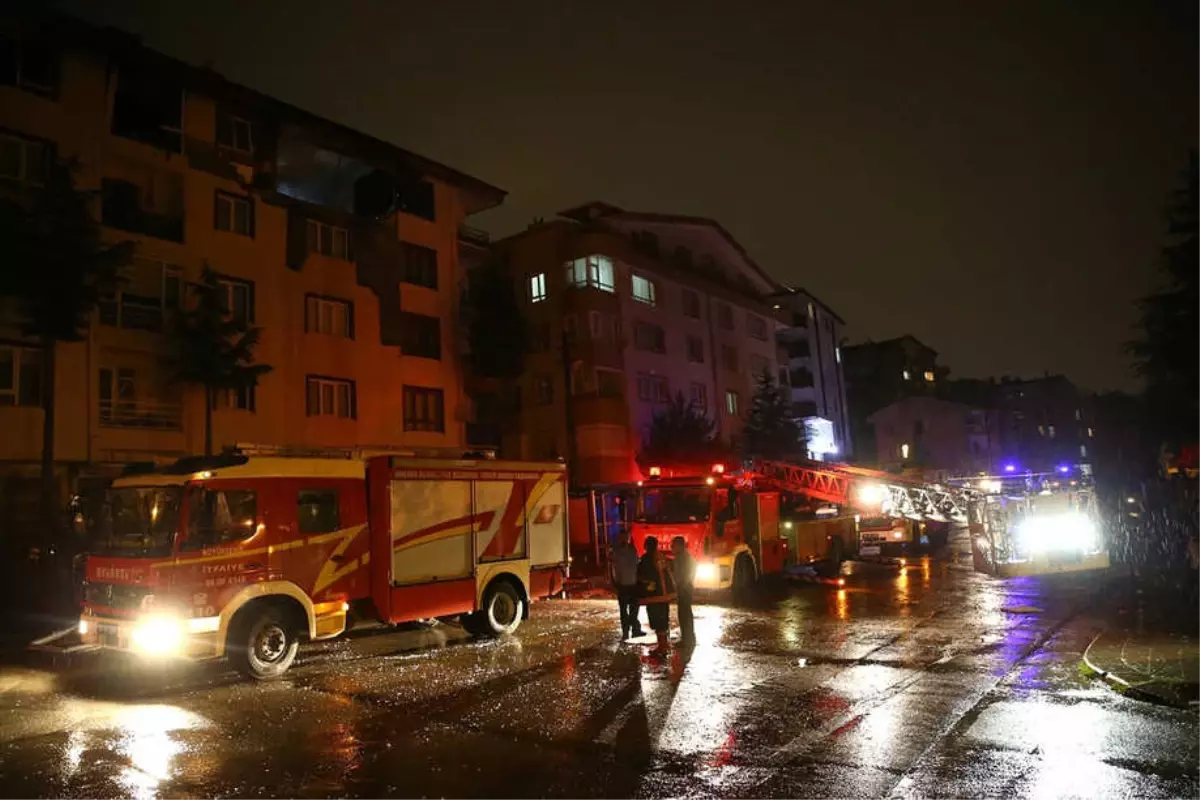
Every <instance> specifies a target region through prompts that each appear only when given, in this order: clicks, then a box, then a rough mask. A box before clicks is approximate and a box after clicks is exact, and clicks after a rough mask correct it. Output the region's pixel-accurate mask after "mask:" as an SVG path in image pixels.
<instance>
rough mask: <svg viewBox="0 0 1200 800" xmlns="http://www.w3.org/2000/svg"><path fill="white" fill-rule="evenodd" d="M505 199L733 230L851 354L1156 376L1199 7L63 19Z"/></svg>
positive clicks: (352, 10)
mask: <svg viewBox="0 0 1200 800" xmlns="http://www.w3.org/2000/svg"><path fill="white" fill-rule="evenodd" d="M63 5H64V6H65V7H66V8H68V9H70V10H73V11H75V12H76V13H79V14H80V15H81V16H84V17H85V18H88V19H91V20H93V21H97V22H102V23H106V24H112V25H115V26H117V27H121V28H124V29H126V30H129V31H132V32H134V33H137V34H140V35H142V36H143V38H144V40H145V42H146V43H147V44H148V45H150V46H151V47H154V48H156V49H159V50H162V51H165V52H167V53H170V54H172V55H175V56H177V57H180V58H182V59H184V60H186V61H190V62H193V63H197V64H200V63H205V62H209V63H210V64H211V66H212V67H213V68H215V69H216V70H218V71H220V72H222V73H224V74H225V75H227V76H228V77H230V78H231V79H232V80H235V81H237V82H240V83H244V84H247V85H249V86H251V87H253V88H255V89H258V90H260V91H262V92H265V93H268V94H272V95H276V96H278V97H280V98H282V99H284V100H286V101H289V102H291V103H294V104H297V105H300V106H303V107H305V108H308V109H310V110H312V111H314V112H316V113H318V114H321V115H324V116H327V117H331V118H333V119H335V120H338V121H339V122H343V123H345V124H347V125H350V126H352V127H354V128H358V129H361V130H363V131H366V132H369V133H371V134H374V135H375V136H378V137H380V138H383V139H387V140H390V141H393V142H395V143H397V144H399V145H401V146H403V147H406V148H408V149H411V150H414V151H416V152H418V153H421V154H422V155H426V156H429V157H431V158H434V159H437V160H439V161H443V162H445V163H447V164H449V165H451V166H454V167H457V168H459V169H462V170H464V171H466V172H469V173H472V174H474V175H477V176H479V177H480V178H482V179H484V180H487V181H489V182H491V183H494V184H496V185H498V186H501V187H503V188H505V189H507V190H508V191H509V199H508V201H507V203H506V204H505V205H504V206H503V207H501V208H500V209H498V210H495V211H493V212H489V213H488V214H486V215H481V216H480V217H477V218H475V219H474V220H473V224H477V225H478V226H479V227H483V228H487V229H488V230H490V231H491V232H492V233H493V235H495V234H505V233H510V232H512V231H514V230H517V229H519V228H522V227H524V225H525V224H526V223H528V222H529V221H530V220H531V219H532V218H533V217H535V216H545V217H550V216H552V215H553V214H554V212H556V211H558V210H560V209H563V208H566V207H569V206H572V205H576V204H578V203H581V202H583V201H586V200H592V199H598V200H604V201H607V202H610V203H614V204H616V205H619V206H621V207H624V208H627V209H631V210H639V211H656V212H666V213H681V214H694V215H700V216H706V217H712V218H715V219H717V220H720V222H721V223H722V224H723V225H724V226H725V227H726V228H727V229H728V230H730V231H731V232H732V233H733V235H734V236H735V237H737V238H738V239H739V240H740V241H741V242H742V244H743V245H744V246H745V247H746V248H747V249H748V250H749V252H750V253H751V255H752V256H753V257H754V258H755V259H756V260H757V261H758V263H759V264H760V265H762V266H763V267H764V268H766V269H767V270H768V271H770V272H771V273H773V274H774V275H775V276H777V277H778V278H779V279H780V280H782V281H784V282H786V283H794V284H799V285H802V286H805V287H807V288H808V289H810V290H811V291H813V292H814V293H815V294H816V295H817V296H818V297H820V298H822V299H823V300H824V301H825V302H826V303H828V304H829V305H830V306H832V307H833V308H834V309H835V310H836V311H838V313H840V314H841V315H842V316H843V317H844V318H845V319H846V320H847V322H848V323H849V327H848V330H847V334H848V336H849V338H850V339H851V340H852V341H861V340H863V339H866V338H874V339H882V338H889V337H892V336H897V335H900V334H903V333H912V334H914V335H916V336H917V337H918V338H919V339H921V340H923V341H924V342H926V343H927V344H928V345H930V346H931V347H933V348H935V349H936V350H938V351H939V353H940V354H941V360H942V363H943V364H945V365H947V366H949V367H950V368H951V370H952V372H953V374H955V375H966V376H984V375H989V374H996V375H1000V374H1006V373H1007V374H1017V375H1023V376H1027V377H1035V376H1039V375H1041V374H1042V373H1043V372H1047V371H1049V372H1063V373H1066V374H1067V375H1068V376H1069V377H1071V378H1072V379H1074V380H1076V381H1077V382H1078V383H1079V384H1081V385H1083V386H1085V387H1088V388H1092V389H1103V388H1125V389H1132V388H1135V386H1136V383H1135V381H1134V379H1133V376H1132V374H1131V371H1130V368H1129V365H1128V359H1127V358H1126V357H1125V355H1124V354H1123V352H1122V342H1124V341H1125V340H1126V339H1128V338H1129V337H1130V336H1131V334H1132V330H1131V326H1132V324H1133V322H1134V320H1135V308H1134V300H1135V298H1137V297H1138V296H1139V295H1142V294H1144V293H1145V292H1146V291H1148V290H1150V289H1151V288H1153V287H1154V285H1155V284H1156V282H1157V275H1156V272H1155V260H1156V258H1157V254H1158V248H1159V245H1160V243H1161V241H1162V236H1161V233H1162V228H1163V220H1162V211H1163V207H1164V205H1165V203H1166V198H1167V194H1168V192H1169V191H1170V190H1171V189H1172V188H1173V187H1174V186H1175V185H1176V183H1177V181H1176V175H1177V173H1178V171H1179V170H1180V169H1181V168H1182V167H1183V166H1184V164H1185V163H1186V155H1187V149H1188V148H1189V147H1192V146H1195V142H1196V140H1197V135H1198V133H1197V18H1196V3H1195V0H1192V2H1165V1H1164V2H1156V0H1125V1H1124V2H1098V1H1097V0H1088V2H1058V3H1054V2H1046V1H1044V0H1043V1H1040V2H990V3H979V2H963V1H962V0H953V1H951V2H925V1H924V0H923V1H922V2H918V3H901V2H890V3H857V2H856V3H843V2H825V3H808V2H778V3H776V2H757V3H713V2H692V3H684V2H653V3H652V2H646V1H645V0H640V1H634V2H614V1H611V0H610V2H604V3H601V2H590V3H584V2H576V1H575V0H569V1H568V2H562V0H557V1H556V2H552V1H550V0H546V2H517V1H515V0H514V2H486V3H485V2H474V3H457V2H450V1H449V0H439V2H436V3H434V2H429V3H419V2H414V1H412V0H410V1H409V2H384V1H383V0H376V1H375V2H327V1H326V2H311V1H306V2H288V1H287V0H254V2H247V1H246V0H204V2H193V1H191V0H189V2H186V3H185V2H162V0H136V1H131V2H122V3H108V4H103V5H104V7H102V5H101V4H98V3H94V2H83V0H76V2H67V3H64V4H63Z"/></svg>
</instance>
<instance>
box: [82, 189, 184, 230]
mask: <svg viewBox="0 0 1200 800" xmlns="http://www.w3.org/2000/svg"><path fill="white" fill-rule="evenodd" d="M139 191H140V190H139V188H138V187H137V186H136V185H134V184H131V183H129V182H127V181H121V180H112V179H109V178H105V179H104V181H103V183H102V185H101V211H100V221H101V222H102V223H103V224H105V225H107V226H108V227H110V228H116V229H117V230H120V231H126V232H128V233H141V234H145V235H146V236H153V237H154V238H156V239H166V240H168V241H172V242H182V241H183V214H182V213H180V214H162V213H155V212H153V211H148V210H146V209H144V208H142V207H141V205H140V202H141V201H140V199H139Z"/></svg>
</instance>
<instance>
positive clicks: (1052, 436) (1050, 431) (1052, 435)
mask: <svg viewBox="0 0 1200 800" xmlns="http://www.w3.org/2000/svg"><path fill="white" fill-rule="evenodd" d="M1046 432H1047V433H1049V434H1050V438H1051V439H1053V438H1054V426H1053V425H1050V426H1047V428H1046Z"/></svg>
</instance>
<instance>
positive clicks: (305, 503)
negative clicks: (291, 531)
mask: <svg viewBox="0 0 1200 800" xmlns="http://www.w3.org/2000/svg"><path fill="white" fill-rule="evenodd" d="M296 519H297V521H298V522H299V523H300V532H301V533H333V532H334V531H336V530H337V529H338V528H340V527H341V520H340V519H339V516H338V493H337V490H336V489H320V490H302V491H300V492H299V493H298V494H297V495H296Z"/></svg>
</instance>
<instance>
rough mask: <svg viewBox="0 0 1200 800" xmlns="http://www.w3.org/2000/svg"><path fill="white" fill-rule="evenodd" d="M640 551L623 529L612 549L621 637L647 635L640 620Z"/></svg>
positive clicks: (614, 584)
mask: <svg viewBox="0 0 1200 800" xmlns="http://www.w3.org/2000/svg"><path fill="white" fill-rule="evenodd" d="M637 573H638V552H637V548H636V547H634V546H633V542H632V540H630V538H629V531H621V533H620V535H619V537H618V539H617V546H616V547H614V548H613V551H612V581H613V588H614V589H616V591H617V605H618V607H619V608H620V610H621V639H622V640H624V639H630V638H633V639H636V638H638V637H639V636H645V635H646V632H645V631H643V630H642V623H640V622H639V621H638V607H639V605H640V603H639V600H638V575H637Z"/></svg>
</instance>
